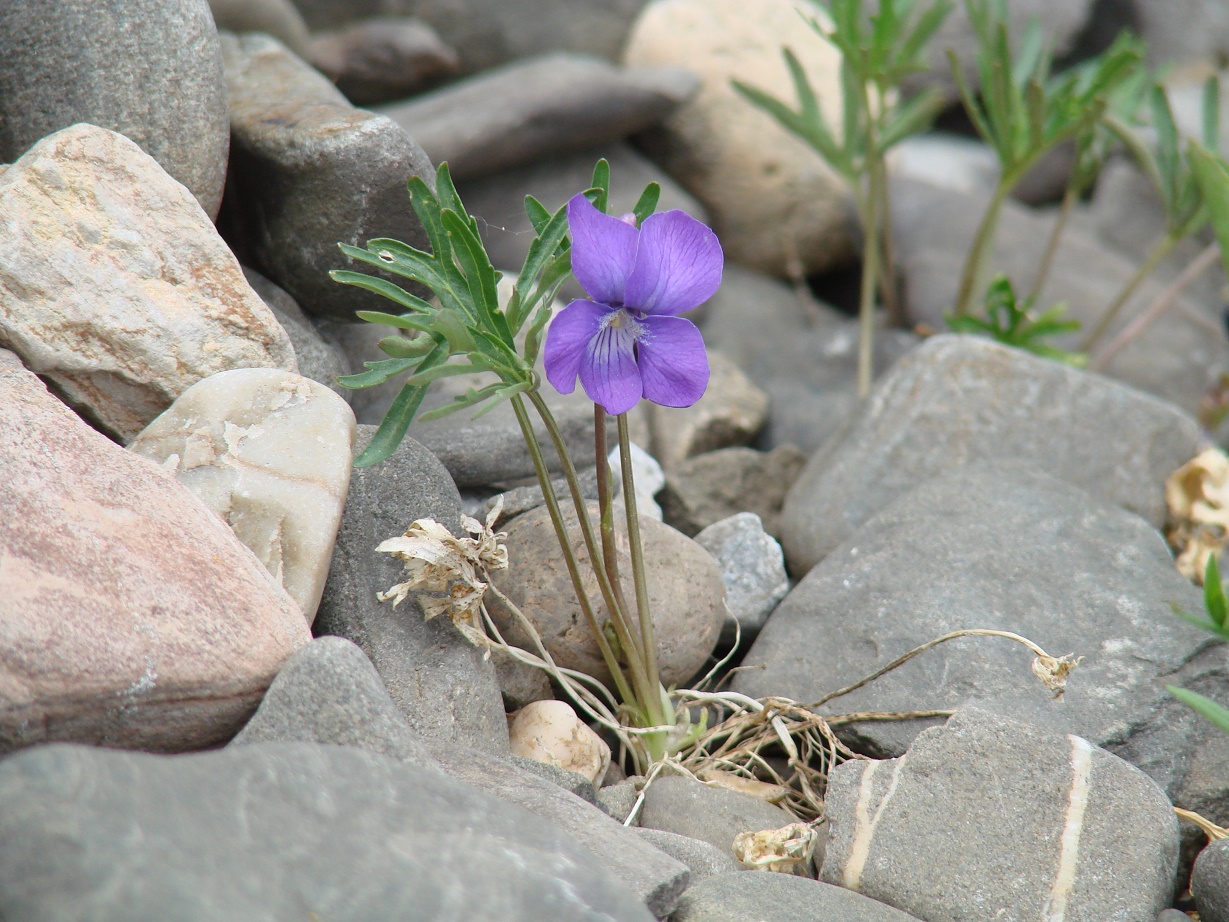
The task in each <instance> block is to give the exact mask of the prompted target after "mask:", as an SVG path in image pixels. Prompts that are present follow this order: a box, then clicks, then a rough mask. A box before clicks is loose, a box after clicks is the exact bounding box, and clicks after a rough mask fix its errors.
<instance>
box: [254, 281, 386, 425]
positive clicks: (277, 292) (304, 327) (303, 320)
mask: <svg viewBox="0 0 1229 922" xmlns="http://www.w3.org/2000/svg"><path fill="white" fill-rule="evenodd" d="M243 277H244V278H246V279H247V280H248V284H249V285H251V286H252V290H253V291H255V292H256V294H258V295H260V300H262V301H264V302H265V306H266V307H268V308H269V310H271V311H273V316H274V317H276V318H277V322H278V323H280V324H281V325H282V329H283V330H285V331H286V335H287V336H289V337H290V345H291V346H292V347H293V348H294V357H295V360H296V362H297V363H298V366H299V374H301V375H302V376H303V377H305V378H311V379H312V380H313V381H318V382H319V383H321V384H323V385H324V386H325V387H327V388H328V389H329V390H331V391H332V392H333V393H334V394H337V396H339V397H341V399H342V400H344V401H346V403H349V402H350V395H351V394H352V393H354V392H353V391H351V390H350V389H349V388H346V387H342V386H341V385H340V384H338V383H337V378H338V376H340V375H344V374H349V368H348V367H347V366H346V359H345V356H344V355H343V354H342V352H341V350H340V349H339V348H338V347H337V346H336V345H334V344H333V343H330V342H326V341H325V339H324V337H323V336H321V335H320V332H319V331H318V330H317V329H316V327H315V326H314V325H313V324H312V322H311V321H310V320H309V319H308V318H307V315H306V314H304V313H303V310H302V308H300V307H299V304H298V302H297V301H295V299H294V298H292V297H290V295H289V294H288V293H287V292H286V290H285V289H283V288H281V287H279V286H277V285H275V284H273V283H272V282H270V281H269V280H268V279H267V278H265V277H264V276H263V275H261V274H260V273H259V272H257V271H256V270H255V269H246V268H245V269H244V270H243ZM365 325H366V324H365ZM360 367H361V366H360Z"/></svg>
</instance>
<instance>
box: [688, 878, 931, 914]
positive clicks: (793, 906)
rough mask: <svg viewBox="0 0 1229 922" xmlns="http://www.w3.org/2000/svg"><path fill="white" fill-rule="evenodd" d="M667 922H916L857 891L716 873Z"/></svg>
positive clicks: (798, 880)
mask: <svg viewBox="0 0 1229 922" xmlns="http://www.w3.org/2000/svg"><path fill="white" fill-rule="evenodd" d="M670 922H916V920H915V919H914V917H913V916H910V915H906V914H905V913H903V912H901V911H900V910H899V909H893V908H892V907H891V906H885V905H884V904H883V903H877V902H876V901H875V900H872V899H869V898H868V897H865V896H863V895H862V894H860V893H854V892H852V891H850V890H845V889H842V888H841V887H834V886H832V885H831V884H824V883H820V882H819V881H815V880H810V879H808V878H806V877H795V876H793V875H792V874H772V873H769V872H767V871H753V872H746V873H741V874H721V875H718V876H716V877H710V878H709V879H707V880H703V881H700V882H699V883H698V884H696V885H695V886H693V887H690V888H688V890H687V892H686V893H684V894H683V898H682V899H681V900H679V908H678V909H677V910H675V912H674V915H673V916H671V917H670Z"/></svg>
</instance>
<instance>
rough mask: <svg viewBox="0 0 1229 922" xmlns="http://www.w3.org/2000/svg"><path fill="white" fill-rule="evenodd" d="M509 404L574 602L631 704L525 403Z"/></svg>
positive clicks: (514, 401)
mask: <svg viewBox="0 0 1229 922" xmlns="http://www.w3.org/2000/svg"><path fill="white" fill-rule="evenodd" d="M511 403H512V409H513V411H514V412H515V413H516V421H517V422H518V423H519V424H520V427H521V434H522V435H523V436H524V437H525V444H526V445H527V446H528V448H529V456H530V458H531V459H532V460H533V469H534V472H535V473H536V474H537V475H538V483H539V484H540V485H541V487H542V496H543V497H544V498H545V500H546V509H547V511H548V512H549V513H550V519H551V524H552V525H554V526H555V534H556V536H557V537H558V538H559V549H560V551H561V552H562V553H563V560H564V563H565V564H566V565H567V568H568V575H569V576H570V577H571V579H572V588H573V589H574V590H575V591H576V600H577V601H578V602H579V603H580V610H581V612H582V613H583V614H584V616H585V621H586V622H587V623H588V625H589V630H591V631H592V632H593V637H594V639H595V640H596V641H597V646H598V650H600V651H601V654H602V660H603V661H604V662H605V663H606V668H607V669H609V670H610V674H611V676H612V677H613V678H614V683H615V687H616V688H617V689H618V692H619V697H620V698H621V699H622V700H623V701H634V700H635V697H634V695H633V694H632V687H631V685H630V684H629V683H628V680H627V676H626V675H625V674H624V672H623V667H622V666H621V665H620V664H619V659H618V657H616V656H615V654H614V650H612V649H611V647H610V643H609V642H608V641H607V640H606V635H605V634H604V633H602V630H601V628H600V627H599V625H598V623H597V616H596V615H595V614H594V612H593V606H592V604H591V603H590V601H589V594H588V593H587V592H585V584H584V581H583V579H582V578H581V575H580V566H579V564H578V563H577V562H576V555H575V554H574V553H573V552H572V542H571V541H570V540H569V538H568V532H567V527H566V525H565V524H564V521H563V512H562V510H560V508H559V498H558V497H557V496H556V495H555V488H554V486H553V485H552V484H551V479H550V472H549V471H548V470H547V468H546V459H545V458H543V457H542V447H541V446H540V445H539V444H538V437H537V435H536V434H535V433H534V431H533V424H532V423H531V422H530V421H529V413H528V411H527V410H526V409H525V401H524V399H523V398H522V397H521V395H520V394H517V395H516V396H515V397H513V398H512V401H511ZM586 519H587V516H586ZM590 559H592V560H596V559H597V558H596V557H591V558H590ZM594 569H596V567H595V568H594Z"/></svg>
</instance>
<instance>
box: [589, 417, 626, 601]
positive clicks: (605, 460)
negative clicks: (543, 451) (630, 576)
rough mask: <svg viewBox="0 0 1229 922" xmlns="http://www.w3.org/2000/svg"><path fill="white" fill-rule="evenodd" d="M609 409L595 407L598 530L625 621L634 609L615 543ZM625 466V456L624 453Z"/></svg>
mask: <svg viewBox="0 0 1229 922" xmlns="http://www.w3.org/2000/svg"><path fill="white" fill-rule="evenodd" d="M606 441H607V440H606V408H605V407H603V406H602V405H601V404H599V403H595V404H594V405H593V448H594V454H595V456H596V461H597V506H598V529H599V531H600V532H601V536H602V566H604V567H605V568H606V577H607V579H609V580H610V586H611V588H612V589H613V590H614V594H615V602H616V603H617V604H618V606H619V611H620V612H622V613H623V618H624V620H625V621H627V622H630V621H631V609H630V608H629V607H628V604H627V599H626V598H625V597H624V595H623V582H622V580H620V579H619V551H618V546H617V545H616V544H615V531H614V500H613V498H612V497H611V493H610V460H609V456H610V452H609V450H608V449H607V445H606ZM620 463H622V453H620Z"/></svg>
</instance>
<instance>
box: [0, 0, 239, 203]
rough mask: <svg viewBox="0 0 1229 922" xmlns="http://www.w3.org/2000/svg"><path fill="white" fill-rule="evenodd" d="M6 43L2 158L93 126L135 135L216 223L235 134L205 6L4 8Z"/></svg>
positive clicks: (68, 3)
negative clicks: (61, 133) (72, 130)
mask: <svg viewBox="0 0 1229 922" xmlns="http://www.w3.org/2000/svg"><path fill="white" fill-rule="evenodd" d="M138 24H139V26H138ZM0 35H3V36H4V54H3V55H0V162H5V161H8V162H11V161H13V160H15V159H16V158H17V157H19V156H21V154H23V153H24V152H25V150H26V149H27V148H28V147H30V146H31V145H33V144H34V143H35V142H37V141H39V140H40V139H42V138H45V137H47V136H48V135H50V134H54V133H55V132H57V131H60V130H61V129H64V128H68V127H69V126H70V125H75V124H77V123H79V122H88V123H90V124H91V125H98V126H100V127H102V128H105V129H109V130H111V131H115V132H118V133H120V134H122V135H124V136H125V137H127V138H130V139H131V140H132V141H133V142H135V143H136V144H137V145H138V146H139V147H140V148H141V149H142V150H143V151H145V153H146V154H148V155H149V156H151V157H153V158H154V160H156V161H157V162H158V163H159V164H161V166H162V168H163V169H164V170H166V172H168V173H169V174H170V175H171V176H173V177H175V179H176V180H178V181H179V182H181V183H183V185H185V186H187V187H188V189H189V190H191V192H192V194H193V195H194V196H195V197H196V200H197V201H198V202H199V203H200V206H201V208H203V209H204V210H205V212H206V213H207V214H208V215H209V217H210V218H213V217H215V216H216V215H217V213H218V205H219V203H220V202H221V201H222V184H223V181H224V179H225V177H226V152H227V148H228V146H229V143H230V134H229V132H228V130H227V126H226V85H225V82H224V81H223V79H222V64H221V60H220V56H219V52H218V33H217V30H216V29H215V28H214V25H213V19H212V17H211V16H210V14H209V6H208V4H207V3H205V2H204V0H128V2H125V3H124V4H123V7H122V8H117V9H109V10H103V9H100V8H98V7H96V6H94V5H93V4H90V3H83V2H81V0H44V2H40V3H37V4H29V3H5V4H3V5H2V6H0ZM167 87H174V92H173V93H169V94H168V93H166V92H162V90H165V89H166V88H167ZM0 211H2V212H7V211H8V209H7V208H0ZM156 211H157V209H156V208H155V209H152V210H151V213H156Z"/></svg>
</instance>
